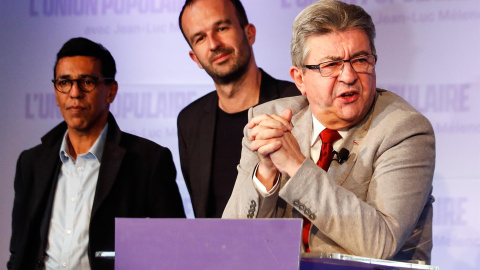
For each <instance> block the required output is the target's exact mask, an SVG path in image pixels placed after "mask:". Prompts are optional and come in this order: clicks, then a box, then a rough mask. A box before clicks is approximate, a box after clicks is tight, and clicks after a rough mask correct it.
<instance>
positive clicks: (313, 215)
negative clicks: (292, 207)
mask: <svg viewBox="0 0 480 270" xmlns="http://www.w3.org/2000/svg"><path fill="white" fill-rule="evenodd" d="M308 217H309V218H310V219H311V220H315V218H316V216H315V214H310V215H309V216H308Z"/></svg>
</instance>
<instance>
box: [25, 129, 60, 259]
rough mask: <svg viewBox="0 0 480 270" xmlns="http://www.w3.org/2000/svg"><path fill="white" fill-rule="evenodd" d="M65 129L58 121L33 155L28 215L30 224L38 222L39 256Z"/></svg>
mask: <svg viewBox="0 0 480 270" xmlns="http://www.w3.org/2000/svg"><path fill="white" fill-rule="evenodd" d="M66 130H67V125H66V123H65V122H62V123H60V124H59V125H57V126H56V127H55V128H54V129H52V130H51V131H50V132H49V133H47V134H46V135H45V136H43V137H42V145H43V147H44V149H45V150H44V151H42V152H41V153H40V155H39V156H37V157H35V162H34V164H33V172H34V175H33V176H32V177H33V181H32V182H31V183H32V187H31V190H32V196H31V198H32V203H31V205H32V208H31V209H30V211H31V213H30V214H29V215H28V216H29V217H30V218H31V219H32V220H31V221H32V222H33V223H32V222H29V223H32V224H36V222H35V221H36V220H37V221H39V222H40V247H41V249H40V250H39V252H40V253H41V254H39V256H41V255H42V254H43V251H44V247H45V245H46V243H47V237H48V228H49V225H50V217H51V213H52V207H53V198H54V197H55V191H56V186H57V180H58V174H59V172H60V166H61V165H60V163H61V162H60V156H59V155H60V153H59V152H60V145H61V143H62V138H63V135H64V134H65V131H66Z"/></svg>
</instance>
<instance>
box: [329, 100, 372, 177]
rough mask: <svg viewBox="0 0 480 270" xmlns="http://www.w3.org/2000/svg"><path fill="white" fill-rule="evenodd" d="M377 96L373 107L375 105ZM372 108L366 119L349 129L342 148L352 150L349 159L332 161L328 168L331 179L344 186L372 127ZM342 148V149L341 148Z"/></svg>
mask: <svg viewBox="0 0 480 270" xmlns="http://www.w3.org/2000/svg"><path fill="white" fill-rule="evenodd" d="M375 102H376V97H375V101H374V104H373V105H372V108H373V107H374V106H375ZM372 115H373V113H372V109H370V111H369V112H368V114H367V116H366V117H364V119H363V120H362V121H361V122H359V123H357V124H356V125H354V126H353V127H351V128H350V129H349V131H348V134H347V137H346V138H344V140H343V143H342V145H341V148H345V149H347V150H348V151H350V154H349V156H348V159H347V161H345V162H344V163H343V164H340V163H338V162H332V164H331V165H330V169H329V170H328V175H329V177H330V179H335V181H336V183H337V185H339V186H342V185H343V183H344V182H345V180H346V179H347V177H348V175H349V174H350V172H351V170H352V169H353V165H354V164H355V163H356V161H357V158H358V154H359V152H360V150H361V149H362V148H363V145H364V143H365V138H366V135H367V133H368V130H369V129H370V124H371V122H372V118H373V117H372ZM341 148H340V149H341Z"/></svg>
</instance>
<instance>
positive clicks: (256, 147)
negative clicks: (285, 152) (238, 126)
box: [250, 139, 282, 156]
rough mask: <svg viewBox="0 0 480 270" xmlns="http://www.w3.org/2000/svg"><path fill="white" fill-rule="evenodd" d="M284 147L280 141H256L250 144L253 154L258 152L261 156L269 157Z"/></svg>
mask: <svg viewBox="0 0 480 270" xmlns="http://www.w3.org/2000/svg"><path fill="white" fill-rule="evenodd" d="M280 147H282V142H281V141H279V140H275V139H271V140H255V141H253V142H252V143H251V144H250V150H251V151H252V152H258V153H259V154H260V155H263V156H267V155H269V154H271V153H273V152H275V151H277V150H278V149H280Z"/></svg>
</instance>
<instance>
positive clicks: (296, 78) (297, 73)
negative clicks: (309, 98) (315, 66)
mask: <svg viewBox="0 0 480 270" xmlns="http://www.w3.org/2000/svg"><path fill="white" fill-rule="evenodd" d="M290 76H291V77H292V79H293V82H294V83H295V85H296V86H297V88H298V90H300V92H301V93H302V95H304V96H306V95H307V92H306V89H305V82H304V80H303V71H302V69H301V68H299V67H297V66H291V67H290Z"/></svg>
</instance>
